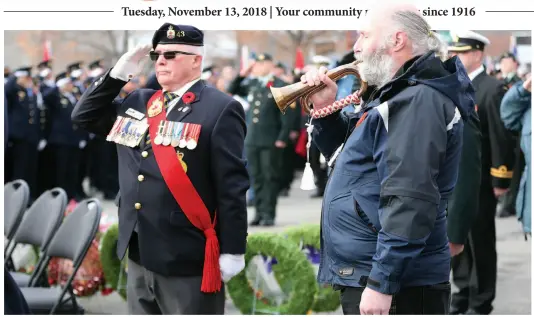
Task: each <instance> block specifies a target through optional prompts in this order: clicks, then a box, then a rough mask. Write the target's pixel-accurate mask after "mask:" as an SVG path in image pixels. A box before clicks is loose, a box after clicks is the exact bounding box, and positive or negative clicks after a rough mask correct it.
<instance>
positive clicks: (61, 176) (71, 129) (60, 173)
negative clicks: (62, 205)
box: [46, 88, 88, 200]
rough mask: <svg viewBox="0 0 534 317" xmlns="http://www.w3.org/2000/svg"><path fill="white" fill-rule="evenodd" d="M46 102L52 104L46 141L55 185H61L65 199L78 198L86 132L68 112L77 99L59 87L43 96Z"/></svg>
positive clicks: (70, 111)
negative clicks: (52, 162) (52, 158)
mask: <svg viewBox="0 0 534 317" xmlns="http://www.w3.org/2000/svg"><path fill="white" fill-rule="evenodd" d="M46 99H47V100H48V104H50V105H53V107H52V108H51V109H50V111H51V113H52V122H51V131H50V135H49V137H48V144H49V145H50V148H51V149H53V153H54V158H55V159H54V165H55V177H54V179H55V185H56V186H59V187H61V188H63V189H64V190H65V192H66V193H67V196H68V199H69V200H70V199H74V200H80V198H81V197H78V192H77V189H78V188H77V186H78V185H79V174H78V173H79V165H80V161H81V156H82V151H81V148H80V145H81V144H82V143H84V142H85V143H86V142H87V139H88V133H87V132H86V131H84V130H82V129H80V128H79V127H78V125H76V124H74V123H72V120H71V114H72V110H73V109H74V106H75V105H76V102H77V99H76V97H75V96H74V94H72V93H68V92H62V91H60V90H59V89H58V88H55V89H53V90H52V91H50V92H49V93H48V94H47V95H46Z"/></svg>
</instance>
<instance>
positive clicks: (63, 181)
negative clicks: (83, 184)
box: [54, 145, 81, 200]
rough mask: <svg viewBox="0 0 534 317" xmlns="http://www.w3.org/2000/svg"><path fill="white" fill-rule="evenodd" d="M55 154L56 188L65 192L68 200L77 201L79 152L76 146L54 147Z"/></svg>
mask: <svg viewBox="0 0 534 317" xmlns="http://www.w3.org/2000/svg"><path fill="white" fill-rule="evenodd" d="M54 153H55V158H56V159H55V163H56V166H55V172H56V177H55V181H56V186H59V187H61V188H63V189H64V190H65V192H66V193H67V196H68V199H69V200H70V199H77V200H79V199H80V197H78V195H77V194H78V192H77V187H78V185H79V181H80V179H79V177H78V175H79V173H80V156H81V150H80V149H79V148H78V147H77V146H67V145H56V146H54Z"/></svg>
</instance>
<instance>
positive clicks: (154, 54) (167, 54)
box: [149, 51, 197, 62]
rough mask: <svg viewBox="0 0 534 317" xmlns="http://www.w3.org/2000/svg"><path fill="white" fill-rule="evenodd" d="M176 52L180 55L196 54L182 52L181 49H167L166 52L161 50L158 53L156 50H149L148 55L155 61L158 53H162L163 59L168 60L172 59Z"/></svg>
mask: <svg viewBox="0 0 534 317" xmlns="http://www.w3.org/2000/svg"><path fill="white" fill-rule="evenodd" d="M177 54H181V55H197V54H195V53H189V52H182V51H168V52H163V53H158V52H155V51H151V52H150V53H149V56H150V59H151V60H152V61H154V62H155V61H157V60H158V58H159V56H160V55H163V57H164V58H165V59H167V60H170V59H174V58H175V57H176V55H177Z"/></svg>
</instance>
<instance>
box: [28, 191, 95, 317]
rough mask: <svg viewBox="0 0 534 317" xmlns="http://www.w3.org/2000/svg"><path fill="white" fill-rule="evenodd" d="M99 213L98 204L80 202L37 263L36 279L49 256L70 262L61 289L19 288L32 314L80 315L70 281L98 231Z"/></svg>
mask: <svg viewBox="0 0 534 317" xmlns="http://www.w3.org/2000/svg"><path fill="white" fill-rule="evenodd" d="M101 214H102V206H101V204H100V201H98V200H97V199H94V198H90V199H86V200H83V201H81V202H80V203H79V204H78V205H77V206H76V208H75V209H74V210H73V212H72V213H71V214H69V215H68V216H67V217H65V218H64V220H63V223H62V224H61V226H60V227H59V229H58V230H57V232H56V234H55V235H54V237H53V238H52V241H50V244H49V245H48V248H47V249H46V251H45V252H44V254H43V257H45V260H43V261H40V263H41V265H40V266H39V267H38V268H36V270H37V271H38V272H37V273H36V276H41V274H42V273H43V272H45V271H46V269H47V266H48V263H49V262H50V258H52V257H58V258H63V259H68V260H71V261H72V268H73V270H72V273H71V275H70V276H69V278H68V279H67V282H66V284H65V285H64V286H60V287H52V288H46V287H22V288H21V291H22V294H23V295H24V297H25V298H26V301H27V302H28V306H29V307H30V310H31V311H32V313H33V314H39V315H44V314H60V313H62V314H63V313H67V314H80V313H83V308H82V307H81V306H79V305H78V303H77V301H76V297H75V295H74V293H73V289H72V281H73V280H74V277H75V276H76V273H77V272H78V269H79V268H80V266H81V264H82V261H83V259H84V258H85V256H86V254H87V251H88V250H89V247H90V246H91V243H92V241H93V239H94V238H95V236H96V233H97V232H98V226H99V223H100V217H101ZM67 293H68V294H67Z"/></svg>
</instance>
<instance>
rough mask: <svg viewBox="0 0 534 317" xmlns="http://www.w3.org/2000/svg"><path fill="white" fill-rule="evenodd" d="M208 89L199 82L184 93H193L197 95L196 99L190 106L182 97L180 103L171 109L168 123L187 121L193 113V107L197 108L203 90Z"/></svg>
mask: <svg viewBox="0 0 534 317" xmlns="http://www.w3.org/2000/svg"><path fill="white" fill-rule="evenodd" d="M204 87H206V84H205V83H204V81H202V80H199V81H197V82H196V83H195V84H194V85H193V86H191V88H189V90H188V91H187V92H186V93H184V95H185V94H187V93H193V94H194V95H195V98H194V99H193V100H192V101H191V102H190V103H188V104H186V103H185V102H184V98H183V97H184V96H181V97H180V101H178V103H177V104H176V105H175V106H174V107H173V108H172V109H171V111H170V112H169V113H167V120H168V121H174V122H180V121H182V120H184V119H185V117H187V116H188V115H189V114H190V113H191V112H192V111H193V107H194V106H195V102H197V101H199V100H200V94H201V93H202V90H203V89H204Z"/></svg>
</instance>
